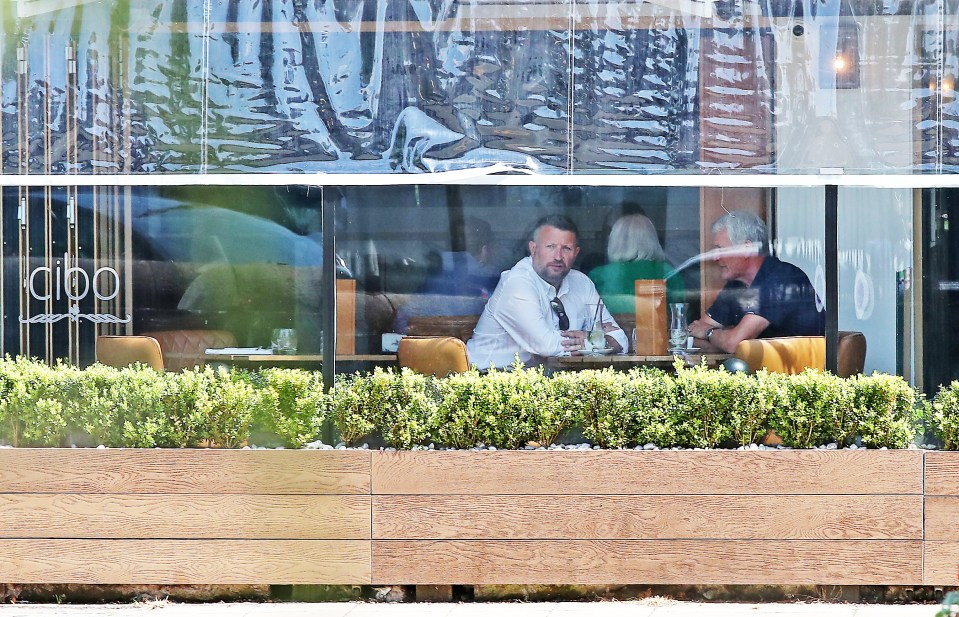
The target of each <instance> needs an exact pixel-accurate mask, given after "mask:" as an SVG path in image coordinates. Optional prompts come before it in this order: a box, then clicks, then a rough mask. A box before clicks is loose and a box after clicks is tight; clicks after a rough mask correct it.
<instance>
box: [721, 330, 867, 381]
mask: <svg viewBox="0 0 959 617" xmlns="http://www.w3.org/2000/svg"><path fill="white" fill-rule="evenodd" d="M838 352H839V353H838V355H839V358H838V367H837V369H838V370H837V371H836V374H837V375H839V376H840V377H850V376H852V375H858V374H859V373H862V371H863V368H864V366H865V364H866V337H865V336H864V335H863V333H862V332H840V333H839V350H838ZM735 356H736V357H737V358H739V359H740V360H742V361H744V362H745V363H746V364H747V365H748V366H749V371H750V372H756V371H758V370H759V369H761V368H765V369H766V370H767V371H769V372H771V373H787V374H790V375H795V374H798V373H801V372H803V371H804V370H805V369H807V368H814V369H819V370H823V369H825V367H826V337H824V336H784V337H778V338H766V339H747V340H745V341H741V342H740V343H739V345H737V346H736V350H735Z"/></svg>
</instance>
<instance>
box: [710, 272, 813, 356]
mask: <svg viewBox="0 0 959 617" xmlns="http://www.w3.org/2000/svg"><path fill="white" fill-rule="evenodd" d="M748 313H753V314H755V315H759V316H760V317H763V318H764V319H766V320H768V321H769V326H768V327H767V328H766V329H765V330H763V331H762V332H761V333H760V334H759V337H760V338H772V337H774V336H822V335H824V334H825V332H826V313H825V312H824V311H818V310H816V290H815V289H814V288H813V286H812V283H810V282H809V277H808V276H806V273H805V272H803V271H802V270H800V269H799V268H797V267H796V266H794V265H792V264H790V263H786V262H784V261H781V260H779V259H777V258H776V257H772V256H768V257H766V259H764V260H763V264H762V265H761V266H760V267H759V272H757V273H756V278H755V279H753V283H752V285H750V286H748V287H747V286H746V285H744V284H743V283H742V282H740V281H729V282H728V283H726V286H725V287H723V289H722V291H720V292H719V296H717V297H716V301H715V302H713V305H712V306H711V307H709V310H708V311H706V314H707V315H709V316H710V317H712V318H713V319H715V320H716V321H717V322H719V323H721V324H722V325H723V326H725V327H727V328H728V327H733V326H735V325H736V324H738V323H739V322H740V320H742V318H743V316H745V315H746V314H748Z"/></svg>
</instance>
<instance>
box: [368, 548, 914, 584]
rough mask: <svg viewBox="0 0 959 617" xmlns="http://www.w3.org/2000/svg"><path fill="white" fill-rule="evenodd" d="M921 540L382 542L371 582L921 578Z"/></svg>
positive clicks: (859, 581) (733, 581)
mask: <svg viewBox="0 0 959 617" xmlns="http://www.w3.org/2000/svg"><path fill="white" fill-rule="evenodd" d="M921 544H922V543H921V542H920V541H919V540H912V541H889V542H874V541H862V540H850V541H844V542H835V541H745V540H723V541H709V540H662V541H656V540H592V541H590V540H560V541H543V540H526V541H515V540H510V541H494V540H453V541H451V540H447V541H419V542H417V541H390V540H374V541H373V582H374V584H376V583H378V582H382V581H387V580H389V581H393V582H394V583H396V584H410V585H413V584H416V585H439V584H474V585H495V584H510V583H514V584H515V583H517V582H522V583H527V584H583V585H589V584H607V583H608V584H631V583H639V584H662V585H668V584H703V585H711V584H731V585H735V584H769V585H786V584H823V583H829V584H835V585H883V584H892V583H894V582H900V583H905V582H906V581H913V584H916V583H915V582H916V581H919V580H920V579H921V576H922V566H921V562H920V558H921V553H922V547H921ZM412 564H415V566H413V565H412Z"/></svg>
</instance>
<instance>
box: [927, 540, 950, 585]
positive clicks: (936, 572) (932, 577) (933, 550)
mask: <svg viewBox="0 0 959 617" xmlns="http://www.w3.org/2000/svg"><path fill="white" fill-rule="evenodd" d="M953 537H954V538H955V537H956V534H953ZM922 562H923V572H922V584H923V585H955V584H956V580H957V579H959V540H953V541H951V542H940V541H928V540H927V541H926V542H923V555H922Z"/></svg>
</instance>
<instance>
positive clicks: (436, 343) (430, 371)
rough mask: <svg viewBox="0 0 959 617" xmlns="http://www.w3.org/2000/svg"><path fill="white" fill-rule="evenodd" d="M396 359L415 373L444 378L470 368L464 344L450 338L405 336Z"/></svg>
mask: <svg viewBox="0 0 959 617" xmlns="http://www.w3.org/2000/svg"><path fill="white" fill-rule="evenodd" d="M396 359H397V361H398V362H399V365H400V366H401V367H407V368H410V369H413V370H414V371H416V372H417V373H423V374H425V375H434V376H436V377H446V376H447V375H449V374H450V373H465V372H466V371H468V370H469V368H470V363H469V358H468V357H467V356H466V343H464V342H463V341H461V340H459V339H458V338H454V337H452V336H407V337H404V338H403V339H401V340H400V343H399V347H398V348H397V350H396Z"/></svg>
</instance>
